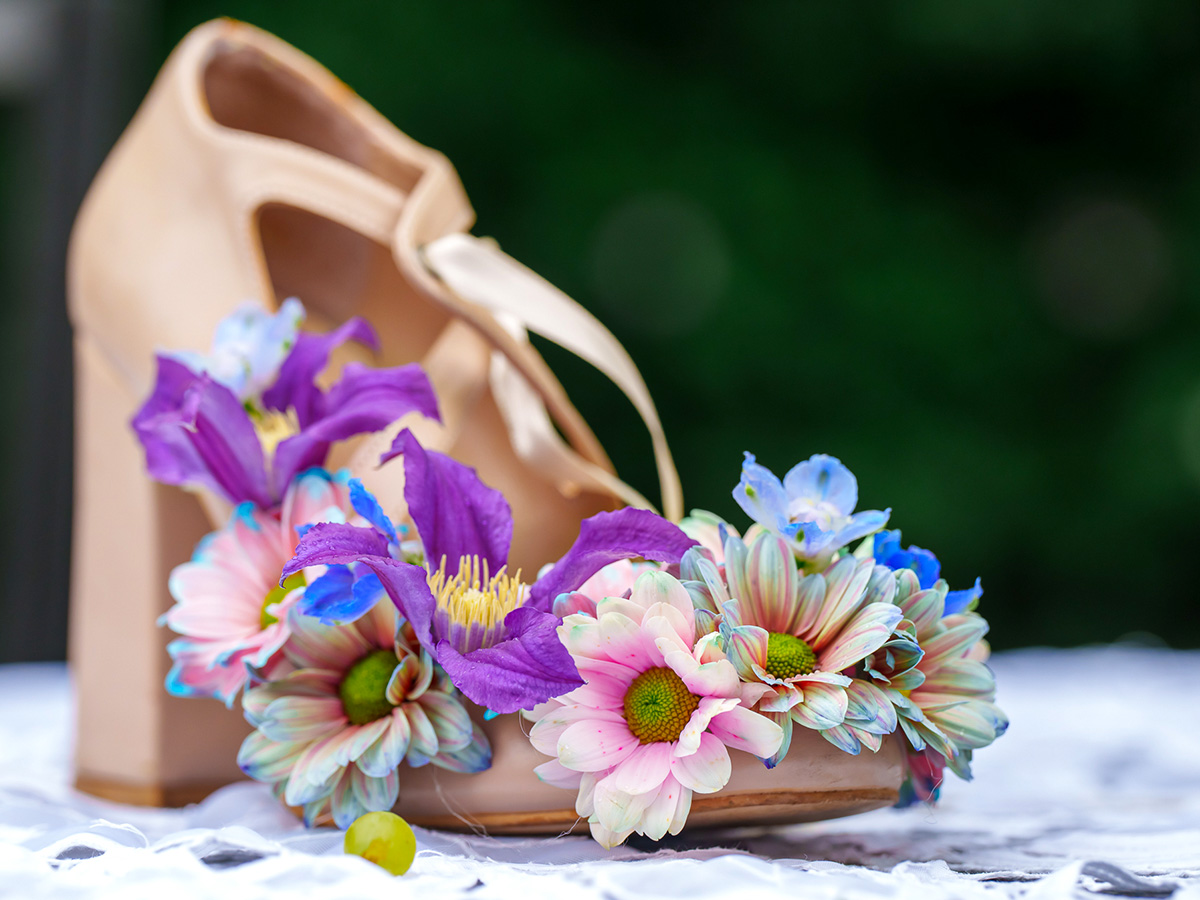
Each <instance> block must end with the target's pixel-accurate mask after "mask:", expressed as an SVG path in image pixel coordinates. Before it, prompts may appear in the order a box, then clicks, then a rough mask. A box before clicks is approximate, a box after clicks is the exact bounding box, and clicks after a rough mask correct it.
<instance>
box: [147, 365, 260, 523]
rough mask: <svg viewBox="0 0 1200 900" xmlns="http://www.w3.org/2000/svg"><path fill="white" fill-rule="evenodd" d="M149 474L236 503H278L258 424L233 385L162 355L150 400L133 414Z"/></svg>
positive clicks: (165, 482)
mask: <svg viewBox="0 0 1200 900" xmlns="http://www.w3.org/2000/svg"><path fill="white" fill-rule="evenodd" d="M132 424H133V429H134V431H135V432H137V436H138V438H139V440H141V442H142V446H143V447H144V448H145V451H146V468H147V470H148V471H149V473H150V476H151V477H152V478H154V479H155V480H156V481H161V482H163V483H164V484H176V485H182V486H187V487H205V488H209V489H210V490H213V491H215V492H216V493H218V494H220V495H221V496H223V497H225V498H226V499H227V500H230V501H231V502H233V503H241V502H243V501H245V500H249V501H251V502H252V503H254V504H255V505H257V506H261V507H264V508H269V507H271V506H273V505H274V500H273V498H272V496H271V494H270V493H269V492H268V491H267V478H266V469H265V466H264V465H263V456H262V445H261V444H260V443H259V440H258V433H257V432H256V431H255V430H254V423H253V422H251V421H250V417H249V415H247V414H246V411H245V409H244V408H243V407H242V404H241V403H240V402H239V401H238V399H237V397H235V396H234V395H233V392H232V391H230V390H229V388H227V387H225V386H223V385H221V384H218V383H217V382H215V381H213V380H212V378H210V377H209V376H207V375H200V376H197V375H196V374H195V373H193V372H192V371H191V370H190V369H188V368H187V366H184V365H183V364H181V363H179V362H177V361H176V360H173V359H170V358H168V357H165V356H159V357H158V375H157V378H156V380H155V384H154V391H153V393H152V394H151V395H150V398H149V399H148V400H147V401H146V403H145V404H144V405H143V406H142V408H141V409H140V410H138V412H137V415H135V416H134V418H133V423H132Z"/></svg>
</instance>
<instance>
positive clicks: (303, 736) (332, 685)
mask: <svg viewBox="0 0 1200 900" xmlns="http://www.w3.org/2000/svg"><path fill="white" fill-rule="evenodd" d="M289 621H290V624H291V632H292V633H291V636H290V637H289V639H288V641H287V643H286V644H284V647H283V653H284V655H285V656H286V658H287V661H288V663H290V665H291V666H294V667H295V669H294V671H291V672H288V674H286V675H283V676H282V677H279V678H276V679H275V680H272V681H268V682H266V683H263V684H260V685H258V686H256V687H252V688H249V689H248V690H247V691H246V693H245V696H244V697H243V698H242V706H243V708H244V710H245V713H246V718H247V719H248V720H249V721H250V723H251V724H252V725H254V726H255V731H254V732H253V733H252V734H251V735H250V736H249V737H247V738H246V740H245V742H244V743H243V744H242V749H241V751H240V752H239V753H238V765H239V766H241V768H242V771H243V772H245V773H246V774H247V775H249V776H250V777H251V778H254V779H255V780H257V781H263V782H266V783H268V784H270V785H271V786H272V788H273V790H274V791H275V794H276V796H278V797H280V798H281V799H282V800H283V801H284V802H286V803H287V804H288V805H289V806H301V807H303V808H304V820H305V822H306V823H308V824H310V825H311V824H312V823H313V822H314V821H315V820H316V819H318V818H319V817H321V816H323V815H324V814H326V813H329V812H332V814H333V820H334V822H335V823H336V824H337V826H338V827H339V828H347V827H349V826H350V824H351V823H352V822H353V821H354V820H355V819H356V818H358V817H359V816H360V815H362V814H364V813H367V812H374V811H378V810H385V809H390V808H391V807H392V805H393V804H394V803H395V802H396V796H397V793H398V791H399V787H400V777H401V776H400V773H399V771H398V768H399V766H400V764H401V762H407V763H408V764H409V765H410V766H414V767H416V766H423V765H426V764H427V763H431V762H432V763H433V764H434V765H437V766H441V767H442V768H445V769H450V770H452V771H456V772H479V771H482V770H483V769H486V768H488V766H490V765H491V748H490V747H489V745H488V741H487V738H486V737H485V736H484V734H483V732H482V730H480V728H479V726H478V725H475V724H474V723H473V722H472V721H471V718H470V716H469V715H468V714H467V710H466V709H465V708H464V707H463V705H462V702H461V694H459V692H458V690H457V689H456V688H455V687H454V686H453V685H451V684H450V681H449V679H448V678H447V677H446V674H445V673H444V672H442V671H441V670H440V669H438V668H437V667H436V666H435V665H434V663H433V659H432V657H431V656H430V655H429V652H428V651H427V650H423V649H421V648H420V646H419V644H418V643H417V639H416V635H415V634H414V632H413V629H412V627H411V626H410V625H409V624H408V622H407V621H405V620H403V619H398V617H397V613H396V611H395V608H394V607H392V606H391V604H388V603H377V604H376V605H375V606H374V607H372V608H371V610H370V611H369V612H367V613H366V614H365V615H363V616H362V617H361V618H359V619H357V620H355V621H354V622H352V623H350V624H348V625H322V624H321V623H320V622H319V621H318V620H317V619H315V618H313V617H311V616H304V615H301V614H300V613H299V611H298V610H296V609H292V610H291V611H290V613H289Z"/></svg>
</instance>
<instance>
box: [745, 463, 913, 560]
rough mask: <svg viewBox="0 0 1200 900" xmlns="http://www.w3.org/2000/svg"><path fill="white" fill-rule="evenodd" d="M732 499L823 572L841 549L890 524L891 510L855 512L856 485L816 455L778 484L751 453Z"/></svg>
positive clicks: (837, 465) (849, 476)
mask: <svg viewBox="0 0 1200 900" xmlns="http://www.w3.org/2000/svg"><path fill="white" fill-rule="evenodd" d="M733 499H735V500H736V501H737V502H738V505H739V506H741V507H742V509H744V510H745V511H746V514H747V515H749V516H750V518H752V519H754V521H755V522H758V523H759V524H760V525H762V526H763V527H764V528H766V529H767V530H769V531H772V532H774V533H775V534H777V535H779V536H780V537H782V538H783V539H784V540H786V541H787V542H788V544H789V545H790V546H791V548H792V551H793V552H794V553H795V554H796V556H797V557H799V558H800V559H801V560H804V561H806V562H809V563H811V564H813V567H814V568H818V569H820V568H824V566H825V565H827V564H828V563H829V561H830V560H831V559H832V558H833V555H834V554H835V553H837V551H838V550H840V549H841V548H842V547H845V546H846V545H847V544H849V543H850V542H851V541H856V540H858V539H860V538H864V537H866V536H867V535H869V534H871V533H872V532H874V531H878V530H879V529H880V528H882V527H883V526H884V525H886V524H887V520H888V516H889V515H891V512H892V511H891V510H890V509H886V510H882V511H881V510H877V509H872V510H865V511H863V512H858V513H856V512H854V507H855V506H857V505H858V481H857V479H855V477H854V475H853V473H852V472H851V471H850V470H849V469H847V468H846V467H845V466H844V465H842V464H841V462H839V461H838V460H836V459H834V458H833V457H832V456H826V455H824V454H816V455H814V456H812V457H810V458H809V459H807V460H805V461H804V462H802V463H800V464H799V465H797V466H794V467H793V468H792V469H791V471H789V472H788V473H787V475H785V476H784V477H783V481H780V480H779V478H778V477H776V475H775V473H773V472H772V471H771V470H770V469H768V468H766V467H765V466H761V465H759V464H758V463H757V462H755V460H754V454H752V453H747V454H746V459H745V461H744V462H743V463H742V479H741V481H739V482H738V486H737V487H736V488H734V491H733Z"/></svg>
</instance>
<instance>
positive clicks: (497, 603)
mask: <svg viewBox="0 0 1200 900" xmlns="http://www.w3.org/2000/svg"><path fill="white" fill-rule="evenodd" d="M522 589H523V588H522V585H521V572H520V570H519V569H518V570H517V574H516V575H509V574H508V572H507V566H501V567H500V571H499V572H497V573H496V574H495V575H493V574H491V572H490V571H489V570H488V562H487V560H486V559H485V560H481V559H480V558H479V557H478V556H464V557H463V558H462V559H461V560H459V564H458V574H456V575H455V576H454V577H453V578H447V577H446V559H445V557H443V558H442V564H441V566H439V567H438V570H437V571H436V572H434V573H433V574H432V575H430V576H429V590H430V592H431V593H432V594H433V596H434V599H436V600H437V605H438V608H439V609H440V610H444V611H445V613H446V615H447V617H448V618H449V620H450V621H451V622H452V623H454V624H457V625H462V626H463V627H465V628H470V627H471V626H475V627H477V628H479V629H482V630H483V632H484V633H490V632H491V631H492V630H493V629H498V628H499V627H500V626H501V625H502V624H503V623H504V617H505V616H507V615H508V614H509V613H510V612H512V611H513V610H514V609H516V608H517V607H518V606H520V605H521V599H522Z"/></svg>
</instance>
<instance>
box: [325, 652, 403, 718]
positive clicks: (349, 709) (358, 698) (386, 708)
mask: <svg viewBox="0 0 1200 900" xmlns="http://www.w3.org/2000/svg"><path fill="white" fill-rule="evenodd" d="M398 664H399V663H398V661H397V659H396V654H395V652H394V651H392V650H375V651H372V652H371V653H368V654H367V655H366V656H364V657H363V658H362V659H360V660H359V661H358V662H356V663H355V664H354V665H352V666H351V667H350V671H349V672H347V673H346V677H345V678H343V679H342V683H341V684H340V685H338V696H339V697H341V698H342V708H343V709H344V710H345V711H346V718H347V719H349V720H350V721H351V723H352V724H354V725H366V724H367V723H368V722H374V721H375V720H376V719H382V718H383V717H384V716H386V715H387V714H388V713H390V712H391V711H392V710H393V709H395V707H396V704H394V703H392V702H391V701H390V700H388V698H387V686H388V682H389V681H391V680H392V673H393V672H394V671H396V666H397V665H398Z"/></svg>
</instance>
